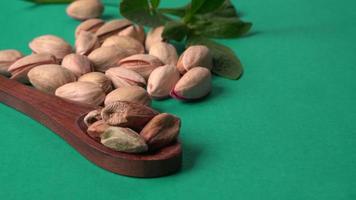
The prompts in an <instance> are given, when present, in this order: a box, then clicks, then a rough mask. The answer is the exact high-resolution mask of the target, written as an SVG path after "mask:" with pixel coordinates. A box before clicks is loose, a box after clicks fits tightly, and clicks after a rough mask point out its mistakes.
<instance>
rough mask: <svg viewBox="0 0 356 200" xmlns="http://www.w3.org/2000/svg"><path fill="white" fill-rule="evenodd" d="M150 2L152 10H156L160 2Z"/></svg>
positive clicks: (153, 0) (156, 0) (152, 0)
mask: <svg viewBox="0 0 356 200" xmlns="http://www.w3.org/2000/svg"><path fill="white" fill-rule="evenodd" d="M150 1H151V5H152V7H153V8H154V9H156V8H158V6H159V3H160V0H150Z"/></svg>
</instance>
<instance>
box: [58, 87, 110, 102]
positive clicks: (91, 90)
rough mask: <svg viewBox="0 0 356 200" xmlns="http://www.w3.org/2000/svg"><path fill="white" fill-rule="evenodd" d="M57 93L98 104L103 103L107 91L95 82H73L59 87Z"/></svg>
mask: <svg viewBox="0 0 356 200" xmlns="http://www.w3.org/2000/svg"><path fill="white" fill-rule="evenodd" d="M55 95H56V96H58V97H61V98H63V99H67V100H70V101H74V102H78V103H83V104H88V105H95V106H98V105H100V104H102V103H103V101H104V99H105V93H104V92H103V90H102V89H101V88H100V87H99V86H98V85H96V84H94V83H89V82H73V83H67V84H65V85H63V86H61V87H59V88H57V90H56V92H55Z"/></svg>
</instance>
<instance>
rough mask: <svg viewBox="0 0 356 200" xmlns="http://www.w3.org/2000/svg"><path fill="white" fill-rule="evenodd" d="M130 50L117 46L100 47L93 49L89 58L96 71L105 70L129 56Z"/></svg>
mask: <svg viewBox="0 0 356 200" xmlns="http://www.w3.org/2000/svg"><path fill="white" fill-rule="evenodd" d="M128 55H129V54H128V52H127V51H126V50H124V49H122V48H119V47H117V46H108V47H100V48H97V49H95V50H94V51H92V52H91V53H90V54H89V55H88V58H89V60H90V61H91V62H92V64H93V65H94V68H95V71H99V72H105V71H106V70H108V69H109V68H111V67H115V66H117V65H118V63H119V61H120V60H122V59H123V58H126V57H127V56H128Z"/></svg>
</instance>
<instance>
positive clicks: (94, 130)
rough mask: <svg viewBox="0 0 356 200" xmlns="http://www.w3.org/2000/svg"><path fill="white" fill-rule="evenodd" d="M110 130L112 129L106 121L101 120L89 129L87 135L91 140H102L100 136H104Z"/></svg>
mask: <svg viewBox="0 0 356 200" xmlns="http://www.w3.org/2000/svg"><path fill="white" fill-rule="evenodd" d="M108 128H110V126H109V125H108V124H107V123H105V122H104V120H99V121H96V122H94V123H93V124H91V125H90V126H89V127H88V129H87V133H88V135H89V136H90V137H91V138H93V139H95V140H100V135H101V134H103V133H104V132H105V131H106V129H108Z"/></svg>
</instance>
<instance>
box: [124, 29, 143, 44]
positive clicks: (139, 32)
mask: <svg viewBox="0 0 356 200" xmlns="http://www.w3.org/2000/svg"><path fill="white" fill-rule="evenodd" d="M118 35H119V36H128V37H131V38H134V39H136V40H137V41H139V42H140V43H141V44H144V42H145V37H146V35H145V31H144V29H143V27H142V26H138V25H131V26H129V27H127V28H125V29H123V30H122V31H120V32H119V34H118Z"/></svg>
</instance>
